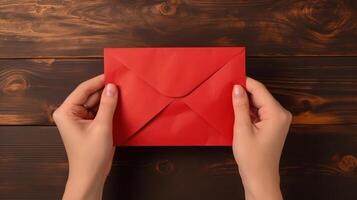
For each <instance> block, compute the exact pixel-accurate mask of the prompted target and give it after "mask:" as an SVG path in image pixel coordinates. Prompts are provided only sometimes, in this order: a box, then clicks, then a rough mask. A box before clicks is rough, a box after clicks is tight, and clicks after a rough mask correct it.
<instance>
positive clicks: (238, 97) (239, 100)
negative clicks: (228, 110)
mask: <svg viewBox="0 0 357 200" xmlns="http://www.w3.org/2000/svg"><path fill="white" fill-rule="evenodd" d="M232 97H233V109H234V127H235V128H234V129H235V130H237V129H240V130H242V129H243V130H249V129H251V128H252V122H251V119H250V109H249V100H248V96H247V93H246V92H245V90H244V89H243V87H242V86H240V85H235V86H234V88H233V94H232Z"/></svg>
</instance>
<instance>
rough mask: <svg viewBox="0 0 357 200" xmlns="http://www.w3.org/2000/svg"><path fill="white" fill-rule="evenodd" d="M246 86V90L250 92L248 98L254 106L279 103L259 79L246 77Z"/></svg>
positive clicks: (259, 106)
mask: <svg viewBox="0 0 357 200" xmlns="http://www.w3.org/2000/svg"><path fill="white" fill-rule="evenodd" d="M246 87H247V91H248V92H249V93H250V94H251V96H250V98H251V102H252V104H253V106H254V107H256V108H258V109H259V108H262V107H265V106H276V105H279V103H278V102H277V101H276V100H275V98H274V97H273V96H272V95H271V94H270V92H269V91H268V90H267V89H266V87H265V86H264V85H263V84H262V83H260V82H259V81H256V80H254V79H252V78H249V77H248V78H247V82H246Z"/></svg>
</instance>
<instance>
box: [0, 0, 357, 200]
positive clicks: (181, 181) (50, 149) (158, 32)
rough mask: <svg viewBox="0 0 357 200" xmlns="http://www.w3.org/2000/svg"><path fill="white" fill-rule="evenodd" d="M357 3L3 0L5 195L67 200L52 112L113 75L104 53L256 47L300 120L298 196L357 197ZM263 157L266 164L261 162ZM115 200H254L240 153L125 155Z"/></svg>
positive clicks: (289, 181)
mask: <svg viewBox="0 0 357 200" xmlns="http://www.w3.org/2000/svg"><path fill="white" fill-rule="evenodd" d="M356 11H357V4H356V2H355V1H354V0H314V1H311V0H304V1H301V0H275V1H274V0H237V1H233V0H221V1H218V0H171V1H166V2H164V1H160V0H152V1H149V0H146V1H139V0H131V1H129V0H122V1H119V0H118V1H108V0H96V1H88V2H85V1H50V0H48V1H35V0H18V1H6V0H3V1H0V124H1V126H0V199H6V200H8V199H59V198H60V196H61V194H62V191H63V188H64V184H65V181H66V176H67V167H68V166H67V160H66V155H65V151H64V148H63V145H62V142H61V139H60V137H59V135H58V131H57V129H56V127H55V126H54V124H53V121H52V118H51V113H52V112H53V110H54V109H55V108H56V106H57V105H58V104H59V103H60V102H62V101H63V99H64V98H65V97H66V96H67V95H68V93H69V92H70V91H71V90H73V89H74V87H75V86H76V85H77V84H78V83H80V82H81V81H83V80H86V79H88V78H90V77H93V76H95V75H97V74H101V73H102V72H103V59H102V55H103V48H104V47H137V46H142V47H148V46H245V47H246V48H247V71H248V75H249V76H252V77H254V78H256V79H258V80H260V81H262V82H263V83H265V84H266V85H267V87H268V88H269V89H270V90H271V91H272V92H273V94H274V96H275V97H276V98H277V99H278V100H279V101H280V102H281V103H282V104H283V105H284V106H285V107H286V108H287V109H288V110H290V111H291V112H292V113H293V114H294V120H293V125H292V127H291V130H290V133H289V136H288V138H287V141H286V146H285V149H284V152H283V156H282V161H281V176H282V190H283V193H284V196H285V197H286V199H299V200H300V199H314V200H315V199H344V200H349V199H357V46H356V38H357V12H356ZM252 159H254V158H252ZM105 199H149V200H151V199H152V200H154V199H155V200H156V199H165V200H176V199H205V200H210V199H228V200H229V199H232V200H233V199H243V188H242V184H241V181H240V177H239V174H238V173H237V166H236V164H235V162H234V160H233V157H232V152H231V149H230V148H225V147H150V148H149V147H147V148H119V149H118V150H117V152H116V156H115V161H114V164H113V170H112V173H111V175H110V177H109V180H108V182H107V185H106V189H105Z"/></svg>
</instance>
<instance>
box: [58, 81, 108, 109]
mask: <svg viewBox="0 0 357 200" xmlns="http://www.w3.org/2000/svg"><path fill="white" fill-rule="evenodd" d="M103 87H104V75H103V74H102V75H99V76H96V77H94V78H92V79H90V80H87V81H85V82H83V83H81V84H80V85H79V86H78V87H77V88H76V89H75V90H74V91H73V92H72V93H71V94H70V95H69V96H68V97H67V99H66V100H65V102H64V104H72V105H83V104H84V103H85V102H86V101H87V100H88V98H89V96H90V95H92V94H93V93H95V92H96V91H98V90H100V89H101V88H103Z"/></svg>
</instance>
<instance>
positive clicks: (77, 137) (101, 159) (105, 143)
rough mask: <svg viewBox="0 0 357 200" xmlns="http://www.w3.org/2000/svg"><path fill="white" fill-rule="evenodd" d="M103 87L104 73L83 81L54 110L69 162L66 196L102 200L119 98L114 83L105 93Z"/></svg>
mask: <svg viewBox="0 0 357 200" xmlns="http://www.w3.org/2000/svg"><path fill="white" fill-rule="evenodd" d="M103 87H104V76H103V75H100V76H97V77H95V78H92V79H90V80H88V81H85V82H83V83H81V84H80V85H79V86H78V87H77V88H76V89H75V90H74V91H73V92H72V93H71V94H70V95H69V96H68V97H67V99H66V100H65V101H64V103H63V104H62V105H61V106H60V107H59V108H58V109H57V110H56V111H55V112H54V113H53V119H54V121H55V123H56V125H57V127H58V129H59V132H60V134H61V137H62V140H63V143H64V146H65V149H66V152H67V157H68V162H69V175H68V180H67V184H66V189H65V192H64V195H63V199H101V196H102V190H103V187H104V182H105V180H106V177H107V175H108V173H109V171H110V169H111V165H112V160H113V155H114V150H115V147H114V146H113V138H112V120H113V115H114V111H115V108H116V105H117V98H118V90H117V87H116V86H115V85H113V84H107V85H106V87H105V88H104V90H103V92H102V89H103ZM98 104H99V105H98ZM98 106H99V107H98Z"/></svg>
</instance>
